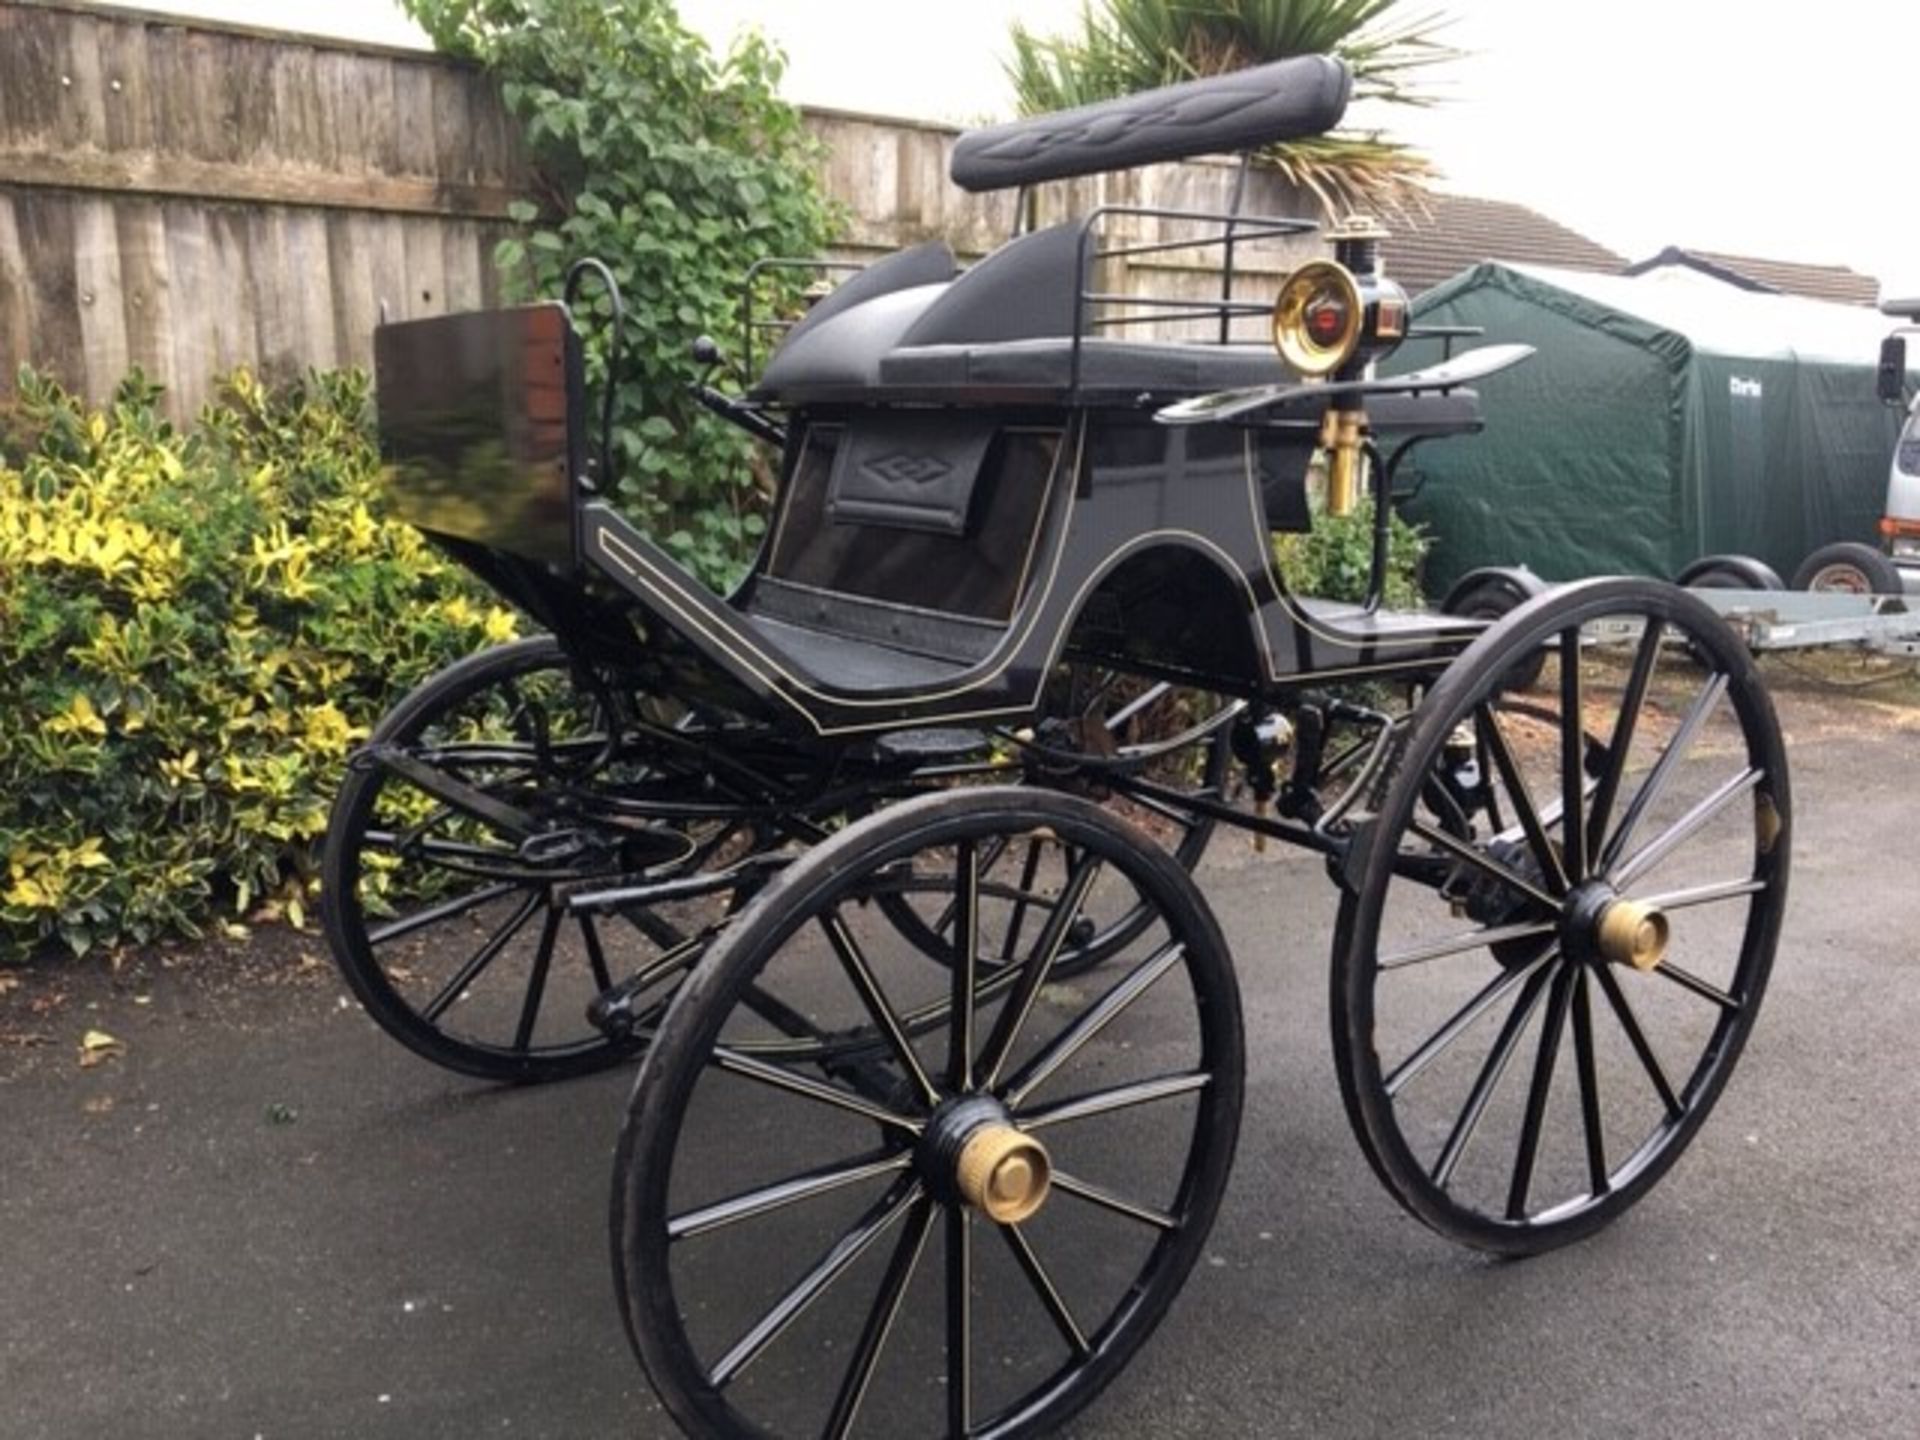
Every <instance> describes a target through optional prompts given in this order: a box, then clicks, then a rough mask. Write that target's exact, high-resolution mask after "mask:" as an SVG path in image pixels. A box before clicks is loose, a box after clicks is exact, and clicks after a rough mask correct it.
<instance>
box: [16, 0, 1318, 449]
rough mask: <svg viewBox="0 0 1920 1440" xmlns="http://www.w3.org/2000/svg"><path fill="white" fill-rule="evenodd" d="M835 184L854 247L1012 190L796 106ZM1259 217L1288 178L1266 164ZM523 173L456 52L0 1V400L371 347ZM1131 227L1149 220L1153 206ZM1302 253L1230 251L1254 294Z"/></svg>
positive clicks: (1110, 190) (1141, 178) (1216, 204)
mask: <svg viewBox="0 0 1920 1440" xmlns="http://www.w3.org/2000/svg"><path fill="white" fill-rule="evenodd" d="M808 119H809V123H810V124H811V126H812V127H813V129H814V130H815V132H816V133H817V134H818V135H819V136H820V138H821V139H822V140H823V141H824V142H825V151H826V156H827V159H826V162H825V166H826V168H825V178H826V181H827V184H828V187H829V188H830V190H831V191H832V192H833V193H834V194H835V195H836V196H837V197H838V198H839V199H840V200H841V201H842V202H843V203H845V204H846V205H847V207H848V208H849V210H850V211H851V212H852V214H853V216H854V217H855V218H854V220H853V223H852V226H851V229H850V232H849V233H848V234H847V235H846V236H845V237H843V243H842V244H841V246H840V247H838V248H839V251H840V253H841V254H842V255H843V256H846V257H853V258H867V257H871V256H873V255H875V254H879V253H882V252H884V251H887V250H891V249H895V248H898V247H899V246H901V245H904V244H910V243H913V242H914V241H917V240H920V239H925V238H928V237H930V236H935V235H940V236H945V237H947V238H948V239H949V241H950V242H951V243H952V244H953V245H954V248H955V249H956V250H957V251H959V252H960V253H962V254H963V255H978V254H981V253H983V252H984V251H986V250H987V249H989V248H991V247H992V246H993V245H994V244H996V243H998V242H999V241H1000V240H1001V239H1003V238H1004V237H1005V236H1006V235H1007V233H1008V232H1009V230H1010V228H1011V226H1012V222H1013V199H1012V197H1011V196H1009V195H989V196H967V195H964V194H962V193H961V192H960V191H958V190H956V189H954V188H953V187H952V186H951V185H950V184H948V182H947V179H946V170H947V156H948V152H949V151H950V149H951V147H952V143H953V139H954V136H955V134H956V133H957V132H955V131H953V130H951V129H948V128H945V127H941V126H932V125H921V124H915V123H912V122H903V121H896V120H884V119H876V118H874V117H869V116H860V115H852V114H846V113H842V112H836V111H819V112H813V113H810V114H809V116H808ZM1234 174H1235V169H1234V167H1233V166H1231V165H1230V164H1225V163H1220V164H1214V163H1207V162H1201V163H1197V164H1185V165H1171V166H1157V167H1153V168H1152V169H1149V170H1144V171H1138V172H1131V173H1127V174H1121V175H1112V176H1102V177H1095V178H1093V179H1090V180H1087V181H1080V182H1075V183H1073V184H1071V185H1068V186H1058V187H1050V189H1052V190H1054V191H1058V192H1062V193H1055V194H1049V195H1047V196H1046V197H1045V198H1044V201H1043V203H1044V206H1045V210H1046V213H1047V214H1049V215H1051V214H1055V213H1060V214H1065V213H1073V212H1074V211H1075V210H1078V209H1084V208H1085V207H1087V206H1089V205H1094V204H1123V205H1144V206H1160V207H1167V206H1173V205H1180V204H1186V205H1193V206H1199V207H1201V208H1210V209H1223V208H1225V207H1226V205H1227V204H1228V201H1229V199H1230V196H1231V192H1232V187H1233V181H1234ZM1252 179H1253V188H1252V190H1250V192H1249V194H1248V207H1249V208H1250V209H1254V210H1267V211H1269V212H1270V213H1271V212H1273V211H1276V210H1277V211H1279V212H1281V213H1290V212H1292V211H1295V210H1298V209H1299V208H1300V201H1299V197H1298V196H1297V195H1296V194H1292V193H1289V192H1287V191H1286V190H1285V189H1284V187H1281V186H1280V185H1279V183H1278V182H1277V180H1276V179H1275V178H1274V177H1272V176H1270V175H1266V174H1259V173H1256V174H1255V175H1254V176H1253V177H1252ZM528 189H529V167H528V162H527V159H526V155H525V153H524V151H523V149H522V147H521V145H520V142H519V139H518V134H517V128H516V126H515V124H514V122H513V120H512V118H511V117H510V116H508V115H507V114H506V112H505V111H504V109H503V108H502V106H501V104H500V101H499V98H498V96H497V94H496V93H495V91H494V88H493V86H492V85H491V84H490V83H489V82H488V81H487V79H486V78H485V77H484V76H482V75H481V74H479V73H478V72H476V71H474V70H473V69H471V68H470V67H468V66H465V65H461V64H458V63H456V62H452V61H448V60H444V59H441V58H439V57H435V56H431V55H425V54H421V53H419V52H414V51H404V50H391V49H384V48H377V47H368V46H363V45H357V44H356V45H349V44H345V43H342V42H337V41H328V40H320V39H310V38H306V37H299V36H289V35H286V34H283V33H279V32H271V31H260V30H250V29H246V28H244V27H233V26H214V25H209V24H205V23H201V22H197V21H190V20H183V19H178V18H175V17H170V16H166V17H163V16H156V15H153V14H151V13H148V12H144V11H128V10H115V9H112V8H109V7H104V6H91V5H89V6H80V5H77V4H71V3H65V0H0V399H4V397H5V395H6V394H7V393H8V392H9V391H10V390H11V389H12V384H13V374H14V370H15V367H16V366H17V365H19V364H20V363H22V362H26V361H31V362H33V363H35V364H38V365H42V366H45V367H47V368H49V369H51V370H53V371H54V372H55V373H56V374H58V375H59V376H60V377H61V378H62V379H63V380H65V381H66V382H67V383H68V384H70V385H73V386H74V387H76V388H78V389H80V390H82V391H84V392H86V393H87V394H89V395H92V396H94V397H96V398H97V397H100V396H102V395H104V394H106V393H108V392H109V391H111V389H112V388H113V386H114V384H115V383H116V382H117V381H118V380H119V379H120V377H121V376H122V375H124V374H125V373H126V371H127V370H128V368H129V367H130V366H134V365H138V366H140V367H141V368H142V369H143V370H145V371H146V373H147V374H148V375H149V376H150V377H151V378H153V379H156V380H158V381H160V382H161V383H162V384H164V385H165V386H166V387H167V389H168V393H169V395H170V396H171V397H172V398H171V408H172V409H173V410H174V412H175V413H176V414H183V415H184V414H190V413H191V412H192V411H193V410H195V409H197V408H198V406H199V405H200V403H201V402H202V401H203V400H204V399H205V398H206V395H207V391H208V387H209V384H210V383H211V381H212V379H213V377H215V376H216V375H218V374H220V373H221V372H223V371H225V370H228V369H231V368H232V367H234V366H236V365H240V364H247V365H252V366H254V367H255V368H258V369H260V370H263V371H264V372H266V373H268V374H278V373H285V372H287V371H290V370H297V369H299V368H301V367H303V366H307V365H315V366H334V365H347V364H358V365H364V364H366V363H368V361H369V358H370V354H371V336H372V332H373V327H374V325H375V324H376V323H377V321H378V319H379V316H380V313H381V310H382V307H383V306H384V307H385V309H386V311H387V313H388V314H390V315H391V316H393V317H394V318H411V317H417V316H423V315H431V314H438V313H442V312H445V311H449V310H463V309H472V308H476V307H479V306H483V305H486V304H489V303H492V302H493V301H494V300H496V299H497V296H498V290H499V285H498V279H497V276H496V274H495V271H494V267H493V264H492V260H491V252H492V249H493V245H494V242H495V241H496V240H497V239H498V238H499V236H500V235H501V234H502V233H504V230H505V228H506V223H507V222H506V214H507V207H508V205H509V204H510V203H511V202H512V200H513V199H514V198H515V197H516V196H519V195H522V194H524V193H526V192H527V190H528ZM1135 228H1136V230H1138V231H1140V232H1142V233H1145V234H1148V235H1150V236H1152V235H1157V234H1158V222H1146V223H1145V224H1144V225H1143V226H1137V227H1135ZM1296 259H1297V256H1296V254H1295V253H1293V250H1292V249H1290V248H1289V247H1286V246H1273V245H1262V246H1251V247H1243V248H1242V252H1241V254H1240V264H1241V267H1242V269H1243V270H1245V271H1247V272H1249V283H1248V284H1247V285H1246V286H1245V287H1244V289H1245V290H1246V291H1247V293H1248V294H1250V295H1251V294H1257V293H1260V292H1261V291H1263V290H1264V289H1267V288H1269V287H1270V286H1271V284H1272V283H1273V277H1274V276H1275V275H1277V274H1278V273H1281V272H1283V271H1284V270H1285V269H1286V268H1288V267H1289V266H1290V265H1291V264H1292V263H1295V261H1296ZM1216 260H1217V252H1216V253H1215V254H1214V255H1206V254H1203V253H1201V252H1197V251H1196V252H1182V251H1168V252H1163V253H1161V254H1158V255H1155V256H1151V257H1145V258H1144V259H1142V260H1141V261H1139V262H1135V263H1131V264H1130V268H1129V273H1127V274H1125V275H1123V276H1121V277H1120V278H1119V279H1118V280H1116V281H1111V282H1109V283H1114V284H1119V285H1121V286H1122V287H1124V288H1128V289H1146V290H1152V291H1155V292H1159V293H1176V294H1191V295H1194V296H1205V295H1207V294H1210V293H1213V292H1214V291H1215V289H1216V288H1217V280H1216V279H1215V278H1214V275H1213V268H1212V267H1213V265H1214V264H1215V263H1216Z"/></svg>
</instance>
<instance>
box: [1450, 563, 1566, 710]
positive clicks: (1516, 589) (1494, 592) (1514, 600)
mask: <svg viewBox="0 0 1920 1440" xmlns="http://www.w3.org/2000/svg"><path fill="white" fill-rule="evenodd" d="M1545 590H1546V586H1545V584H1543V583H1542V582H1541V580H1540V577H1539V576H1537V575H1535V574H1534V573H1533V572H1532V571H1531V570H1521V569H1504V568H1503V569H1491V570H1475V571H1474V572H1473V573H1471V574H1469V575H1464V576H1462V577H1461V578H1460V580H1459V581H1458V583H1456V584H1455V585H1454V587H1453V589H1452V590H1450V591H1448V592H1447V598H1446V599H1445V600H1443V601H1441V602H1440V609H1441V611H1442V612H1443V613H1445V614H1448V615H1458V616H1459V617H1460V618H1461V619H1463V620H1485V621H1486V622H1488V623H1489V624H1491V623H1493V622H1494V621H1496V620H1498V619H1500V618H1501V617H1502V616H1504V615H1506V613H1507V612H1508V611H1510V610H1517V609H1518V608H1519V607H1520V606H1522V605H1524V604H1525V603H1526V602H1527V601H1529V600H1531V599H1533V597H1534V596H1536V595H1539V594H1542V593H1543V592H1544V591H1545ZM1546 663H1547V656H1546V652H1545V651H1544V650H1543V651H1541V652H1540V653H1539V654H1538V655H1533V656H1529V657H1527V658H1525V659H1523V660H1520V661H1517V662H1516V663H1515V664H1514V665H1513V667H1512V668H1511V669H1510V670H1508V672H1507V673H1506V674H1505V675H1504V676H1502V677H1501V680H1500V688H1501V689H1502V690H1505V691H1507V692H1509V693H1517V692H1519V691H1523V690H1531V689H1532V688H1533V687H1534V686H1535V685H1536V684H1538V683H1539V681H1540V672H1541V671H1542V670H1543V669H1545V668H1546Z"/></svg>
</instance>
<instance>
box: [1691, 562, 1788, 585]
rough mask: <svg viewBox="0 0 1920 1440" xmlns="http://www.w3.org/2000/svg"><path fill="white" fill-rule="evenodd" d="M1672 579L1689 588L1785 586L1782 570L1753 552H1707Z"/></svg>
mask: <svg viewBox="0 0 1920 1440" xmlns="http://www.w3.org/2000/svg"><path fill="white" fill-rule="evenodd" d="M1673 583H1674V584H1676V585H1680V586H1684V587H1685V588H1686V589H1689V590H1784V589H1786V588H1787V583H1786V581H1784V580H1782V579H1781V578H1780V572H1779V571H1778V570H1775V569H1774V568H1773V567H1772V566H1771V565H1769V564H1767V563H1766V562H1765V561H1764V560H1756V559H1754V558H1753V557H1752V556H1751V555H1707V556H1703V557H1702V558H1701V559H1698V560H1696V561H1694V562H1693V563H1692V564H1691V565H1689V566H1687V567H1686V568H1685V569H1684V570H1682V571H1681V572H1680V573H1679V574H1678V575H1676V576H1674V577H1673Z"/></svg>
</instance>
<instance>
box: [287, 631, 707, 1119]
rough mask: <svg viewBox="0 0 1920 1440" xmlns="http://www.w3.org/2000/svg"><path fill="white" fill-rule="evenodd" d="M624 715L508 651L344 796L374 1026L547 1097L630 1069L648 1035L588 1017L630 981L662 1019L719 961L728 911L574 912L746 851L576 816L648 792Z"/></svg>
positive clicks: (402, 711)
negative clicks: (629, 789) (713, 948)
mask: <svg viewBox="0 0 1920 1440" xmlns="http://www.w3.org/2000/svg"><path fill="white" fill-rule="evenodd" d="M633 698H634V697H628V699H629V700H632V699H633ZM605 710H606V701H605V700H604V699H601V698H595V697H594V696H592V695H590V694H587V693H585V692H584V691H583V688H582V687H581V686H580V685H579V684H578V683H577V681H576V678H575V674H574V671H573V669H572V667H571V665H570V663H569V662H568V660H567V658H566V656H565V655H564V654H563V653H562V651H561V649H560V646H559V645H558V644H557V643H556V642H555V641H554V640H553V638H552V637H550V636H535V637H531V638H528V639H525V640H519V641H515V642H512V643H511V644H507V645H501V646H498V647H495V648H493V649H490V650H485V651H482V652H480V653H479V654H477V655H472V656H469V657H467V658H466V659H464V660H461V661H458V662H456V663H455V664H453V665H450V666H448V667H447V668H446V669H444V670H442V671H440V672H439V673H438V674H436V675H433V676H431V677H430V678H429V679H427V680H426V681H425V682H424V683H422V684H421V685H420V686H419V687H418V688H416V689H415V690H414V691H412V692H411V693H410V694H409V695H407V696H406V697H405V699H403V700H402V701H401V702H400V704H399V705H397V706H396V707H395V708H394V709H393V710H392V711H391V712H390V713H389V714H388V715H387V717H386V718H385V719H384V720H383V721H382V722H381V724H380V725H379V726H378V728H376V729H375V731H374V732H373V735H372V736H371V737H370V739H369V742H368V746H367V749H366V751H365V752H363V756H362V757H361V759H360V760H359V761H358V762H357V763H356V764H355V765H354V766H353V767H352V768H351V770H350V772H349V774H348V776H347V779H346V782H345V783H344V785H343V786H342V787H341V790H340V793H339V795H338V797H337V798H336V800H335V802H334V808H333V813H332V815H331V817H330V820H329V823H328V829H327V840H326V848H325V856H324V860H323V887H324V888H323V896H322V914H323V917H324V922H325V926H326V931H327V937H328V940H329V942H330V944H331V947H332V949H333V953H334V956H335V959H336V960H337V962H338V963H339V966H340V969H341V972H342V974H343V975H344V977H345V979H346V981H347V983H348V985H349V987H350V988H351V989H352V990H353V992H354V994H355V996H356V997H358V999H359V1000H360V1002H361V1004H362V1005H363V1006H364V1007H365V1008H366V1010H367V1013H368V1014H369V1015H370V1016H371V1017H372V1018H373V1019H374V1021H375V1022H376V1023H378V1024H379V1025H380V1027H381V1028H382V1029H384V1030H385V1031H386V1032H387V1033H388V1034H390V1035H391V1036H393V1037H394V1038H395V1039H396V1040H399V1041H400V1042H401V1043H402V1044H404V1045H406V1046H407V1047H408V1048H409V1049H411V1050H413V1051H414V1052H415V1053H417V1054H419V1055H422V1056H424V1057H425V1058H426V1059H428V1060H431V1061H433V1062H434V1063H436V1064H438V1065H442V1066H444V1067H446V1068H448V1069H450V1070H454V1071H457V1072H459V1073H461V1074H466V1075H474V1076H478V1077H480V1078H482V1079H488V1080H502V1081H511V1082H516V1083H532V1082H539V1081H547V1080H558V1079H564V1078H567V1077H570V1076H574V1075H580V1074H584V1073H587V1072H590V1071H593V1070H597V1069H600V1068H603V1067H604V1066H607V1065H611V1064H616V1063H618V1062H619V1061H621V1060H623V1059H626V1058H628V1057H629V1056H631V1055H632V1054H633V1053H635V1051H636V1050H637V1048H638V1045H639V1041H638V1039H637V1038H634V1036H633V1035H609V1034H607V1033H605V1032H603V1031H602V1030H601V1029H600V1028H598V1027H596V1026H595V1025H593V1024H591V1023H589V1021H588V1019H587V1007H588V1005H589V1003H590V1002H591V1001H593V1000H594V999H595V998H596V997H597V996H599V995H601V994H602V993H604V992H606V991H607V990H608V989H609V988H610V987H611V986H613V985H614V983H615V981H616V979H620V980H622V981H624V982H627V983H628V985H629V988H630V989H631V992H632V999H633V1003H634V1004H635V1005H636V1006H638V1007H639V1008H640V1009H641V1010H642V1011H644V1010H645V1009H646V1007H648V1006H652V1007H653V1008H654V1011H655V1014H654V1017H653V1018H655V1019H657V1018H658V1013H660V1012H664V1009H665V997H666V996H667V995H668V994H669V993H670V992H671V990H672V988H673V986H674V985H675V984H676V983H677V982H678V980H679V979H680V978H681V977H682V976H684V974H685V973H686V971H687V970H689V969H690V968H691V967H692V964H693V962H694V961H695V960H696V959H697V958H698V957H699V954H700V951H701V949H702V948H703V944H704V941H703V937H702V935H701V931H702V929H703V927H704V926H705V925H706V924H707V923H709V920H708V917H707V916H706V915H705V910H708V909H712V908H713V907H714V906H715V905H723V904H724V900H723V899H722V900H716V899H713V898H708V899H706V900H703V901H700V902H689V903H687V904H684V905H680V906H676V907H671V908H668V907H655V908H653V909H648V910H636V909H626V910H622V911H617V912H603V913H597V914H596V913H593V912H591V911H587V910H580V909H576V908H573V907H571V906H569V904H568V898H569V895H570V894H571V893H573V892H575V891H578V890H582V889H591V888H594V887H605V886H611V885H614V884H617V883H619V882H620V881H622V880H623V879H628V878H631V876H632V875H633V874H635V873H636V872H638V871H640V870H644V869H649V868H654V869H656V870H657V869H658V868H659V867H663V866H664V867H666V868H667V869H672V868H674V867H676V866H678V867H681V868H687V869H694V868H698V867H699V866H700V865H701V864H702V863H703V862H704V860H705V859H706V858H707V857H708V856H709V855H712V854H717V853H719V852H720V851H721V850H724V849H726V847H728V846H734V847H736V848H737V845H738V843H739V842H738V839H737V837H731V836H727V835H725V834H723V833H721V830H720V829H719V828H715V827H710V828H709V829H707V830H705V831H701V830H697V829H695V828H692V827H680V828H677V829H676V828H671V827H664V826H660V825H650V824H644V823H638V822H635V823H631V824H628V825H625V826H618V825H611V824H609V823H607V821H606V817H604V816H601V817H594V816H591V815H584V814H578V813H574V814H568V813H565V810H564V807H565V806H566V805H567V804H568V801H567V799H566V797H567V796H569V795H574V796H578V795H582V794H586V795H589V796H590V795H591V794H592V793H593V792H594V791H595V790H596V789H599V790H601V791H604V790H605V789H606V788H607V787H609V786H611V785H613V784H615V783H616V781H617V780H618V779H620V778H622V777H624V779H626V780H629V781H632V780H635V779H636V778H638V779H639V780H641V781H645V780H646V778H647V777H646V772H645V767H641V768H640V769H638V770H636V768H635V762H634V759H633V757H632V756H631V755H626V756H620V755H617V754H616V752H615V746H616V745H617V743H618V741H619V739H620V735H619V731H620V722H619V721H618V720H617V719H616V718H614V717H610V716H608V715H607V714H606V713H605ZM525 819H531V820H532V821H534V822H535V830H536V833H534V834H531V835H530V834H527V833H525V831H524V829H523V828H522V827H521V825H520V824H519V823H517V822H518V821H520V820H525ZM634 1028H635V1030H636V1031H639V1030H642V1029H644V1028H645V1027H644V1026H636V1027H634Z"/></svg>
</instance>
